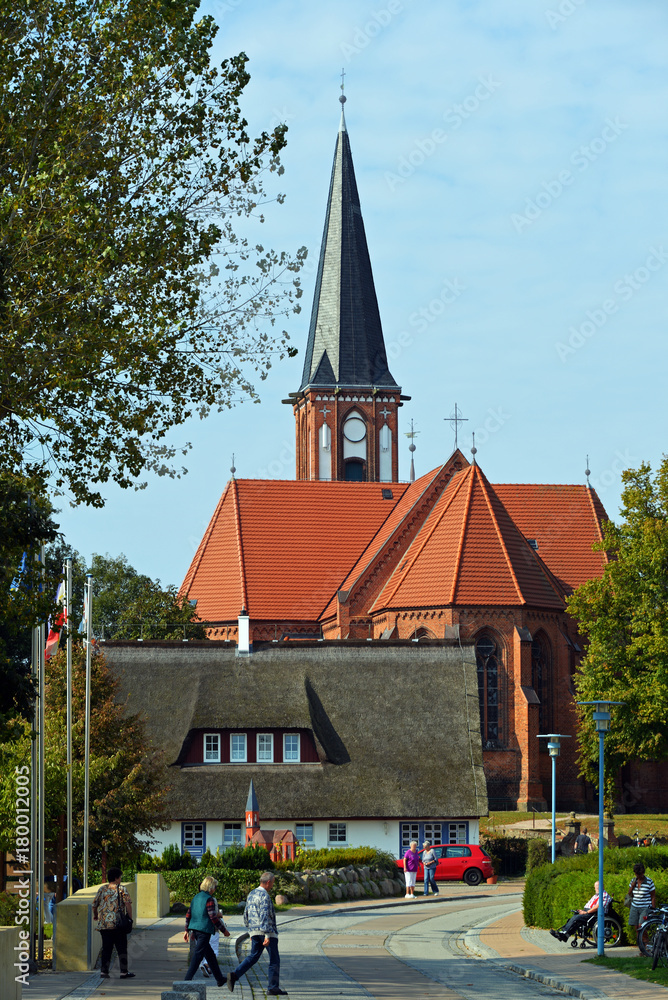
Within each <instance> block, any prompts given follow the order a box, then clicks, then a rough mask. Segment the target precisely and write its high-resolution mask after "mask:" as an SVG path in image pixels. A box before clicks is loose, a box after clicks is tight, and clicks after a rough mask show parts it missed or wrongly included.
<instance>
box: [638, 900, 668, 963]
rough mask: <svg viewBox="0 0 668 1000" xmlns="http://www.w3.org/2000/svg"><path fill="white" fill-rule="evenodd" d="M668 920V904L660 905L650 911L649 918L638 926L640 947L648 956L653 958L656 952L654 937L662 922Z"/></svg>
mask: <svg viewBox="0 0 668 1000" xmlns="http://www.w3.org/2000/svg"><path fill="white" fill-rule="evenodd" d="M667 920H668V906H658V907H657V908H656V909H654V910H650V911H649V912H648V914H647V920H646V921H645V922H644V924H641V925H640V927H639V928H638V934H637V942H638V949H639V951H641V952H642V953H643V955H646V956H647V958H651V957H652V955H653V954H654V937H655V935H656V932H657V931H658V930H659V928H660V927H661V926H662V924H663V923H664V922H665V921H667Z"/></svg>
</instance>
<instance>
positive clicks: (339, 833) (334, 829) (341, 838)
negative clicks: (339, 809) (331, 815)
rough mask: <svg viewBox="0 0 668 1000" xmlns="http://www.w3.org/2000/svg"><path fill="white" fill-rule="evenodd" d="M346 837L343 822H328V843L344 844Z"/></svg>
mask: <svg viewBox="0 0 668 1000" xmlns="http://www.w3.org/2000/svg"><path fill="white" fill-rule="evenodd" d="M347 839H348V834H347V830H346V824H345V823H330V824H329V843H330V844H345V842H346V840H347Z"/></svg>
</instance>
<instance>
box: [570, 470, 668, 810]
mask: <svg viewBox="0 0 668 1000" xmlns="http://www.w3.org/2000/svg"><path fill="white" fill-rule="evenodd" d="M622 480H623V482H624V483H625V488H624V491H623V493H622V504H623V506H622V518H623V521H622V523H621V524H620V525H615V524H613V523H612V522H611V521H609V522H607V523H606V524H605V525H604V532H603V540H602V542H600V543H599V544H598V545H597V548H599V549H601V550H604V551H605V552H607V553H608V555H609V557H610V561H609V562H608V564H607V565H606V567H605V570H604V573H603V576H602V578H601V579H598V580H589V581H588V582H587V583H585V584H583V585H582V586H581V587H578V589H577V590H576V591H575V593H574V594H573V595H572V597H571V598H570V600H569V602H568V610H569V612H570V613H571V614H572V615H573V616H574V617H575V618H576V619H577V620H578V623H579V627H580V630H581V631H582V632H583V634H584V635H585V636H586V638H587V642H588V645H587V651H586V655H585V657H584V659H583V661H582V665H581V672H580V674H579V675H577V676H576V680H575V683H576V688H577V695H578V699H579V700H582V701H592V700H595V699H609V700H610V701H623V702H624V703H625V704H624V705H623V706H620V707H618V708H615V709H613V724H612V726H611V728H610V732H609V734H608V735H607V736H606V739H605V765H606V798H607V801H608V804H611V802H612V800H613V798H614V780H615V775H616V774H617V772H618V770H619V768H620V767H621V766H622V765H624V764H626V763H627V762H628V761H630V760H634V759H639V760H659V759H661V758H664V757H666V756H667V755H668V722H667V720H668V458H665V459H664V461H663V463H662V464H661V467H660V469H659V471H658V472H657V473H656V475H655V476H654V478H652V474H651V469H650V466H649V465H647V464H643V465H641V467H640V468H639V469H630V470H627V471H626V472H624V473H622ZM579 740H580V760H581V765H582V769H583V773H584V774H585V776H586V777H588V778H590V779H591V780H592V781H595V782H596V783H598V738H597V736H596V733H595V731H594V726H593V721H592V712H591V709H583V710H582V711H581V715H580V736H579Z"/></svg>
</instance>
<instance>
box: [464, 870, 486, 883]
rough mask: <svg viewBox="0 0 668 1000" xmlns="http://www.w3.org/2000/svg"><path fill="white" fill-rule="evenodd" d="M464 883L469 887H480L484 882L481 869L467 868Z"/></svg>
mask: <svg viewBox="0 0 668 1000" xmlns="http://www.w3.org/2000/svg"><path fill="white" fill-rule="evenodd" d="M464 881H465V882H466V884H467V885H480V883H481V882H482V872H481V871H480V869H479V868H467V870H466V871H465V872H464Z"/></svg>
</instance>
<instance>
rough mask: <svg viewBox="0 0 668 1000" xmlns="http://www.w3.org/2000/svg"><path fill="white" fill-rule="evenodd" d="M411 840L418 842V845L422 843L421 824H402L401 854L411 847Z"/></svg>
mask: <svg viewBox="0 0 668 1000" xmlns="http://www.w3.org/2000/svg"><path fill="white" fill-rule="evenodd" d="M411 840H416V841H417V842H418V844H419V843H420V824H419V823H402V824H401V853H402V854H403V853H404V852H405V851H407V850H408V848H409V847H410V846H411Z"/></svg>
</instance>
